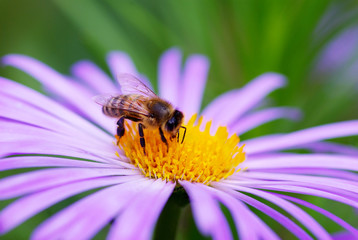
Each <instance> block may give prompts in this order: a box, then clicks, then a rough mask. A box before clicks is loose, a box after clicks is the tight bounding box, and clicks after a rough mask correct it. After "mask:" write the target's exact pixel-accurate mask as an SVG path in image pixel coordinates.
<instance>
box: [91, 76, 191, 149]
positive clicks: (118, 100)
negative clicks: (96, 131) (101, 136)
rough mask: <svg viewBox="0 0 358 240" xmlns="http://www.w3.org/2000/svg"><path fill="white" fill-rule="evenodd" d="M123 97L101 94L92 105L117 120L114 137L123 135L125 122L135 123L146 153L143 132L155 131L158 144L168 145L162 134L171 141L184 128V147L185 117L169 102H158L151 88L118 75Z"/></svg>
mask: <svg viewBox="0 0 358 240" xmlns="http://www.w3.org/2000/svg"><path fill="white" fill-rule="evenodd" d="M118 81H119V83H120V85H121V91H122V94H104V95H99V96H95V97H94V101H95V102H96V103H98V104H100V105H101V106H102V112H103V113H104V114H105V115H107V116H109V117H114V118H118V119H119V120H118V121H117V135H118V137H119V139H120V138H121V137H122V136H123V135H124V134H125V128H124V120H130V121H133V122H138V133H139V137H140V145H141V147H142V148H143V151H144V154H146V152H145V140H144V132H143V129H144V128H147V129H152V130H153V129H158V130H159V134H160V137H161V140H162V141H163V142H164V143H165V144H166V145H167V151H168V141H167V139H166V138H165V135H164V132H166V133H168V134H169V135H170V140H172V139H174V138H175V137H177V141H179V129H180V128H184V135H183V139H182V141H181V143H183V141H184V138H185V133H186V128H185V127H184V126H182V123H183V118H184V115H183V113H182V112H181V111H179V110H178V109H175V108H174V107H173V106H172V105H171V104H170V103H169V102H167V101H165V100H163V99H161V98H159V97H158V96H157V95H156V94H155V93H154V92H153V91H152V90H150V88H148V87H147V86H146V85H145V84H144V83H142V82H141V81H140V80H139V79H137V78H136V77H134V76H132V75H130V74H121V75H120V76H119V78H118Z"/></svg>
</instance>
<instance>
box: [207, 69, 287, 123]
mask: <svg viewBox="0 0 358 240" xmlns="http://www.w3.org/2000/svg"><path fill="white" fill-rule="evenodd" d="M284 84H285V79H284V77H283V76H282V75H280V74H276V73H266V74H263V75H261V76H259V77H257V78H256V79H254V80H253V81H251V82H250V83H249V84H247V85H246V86H245V87H243V88H241V89H240V90H239V91H237V90H236V91H231V92H229V93H227V95H226V96H222V97H219V100H218V101H220V103H221V104H220V105H219V104H216V103H215V102H216V101H214V102H213V103H212V104H210V105H209V106H208V107H206V108H205V110H204V111H203V114H202V115H203V116H204V117H205V118H206V119H212V120H213V122H214V123H215V125H222V126H227V125H230V124H231V123H232V122H233V121H234V120H236V119H239V118H240V117H241V116H242V115H243V114H244V113H246V112H247V111H248V110H250V109H252V108H253V107H254V106H255V105H257V104H258V103H259V102H260V101H262V100H263V98H264V97H265V96H266V95H267V94H269V93H270V92H272V91H273V90H275V89H277V88H280V87H282V86H284ZM228 96H230V97H228Z"/></svg>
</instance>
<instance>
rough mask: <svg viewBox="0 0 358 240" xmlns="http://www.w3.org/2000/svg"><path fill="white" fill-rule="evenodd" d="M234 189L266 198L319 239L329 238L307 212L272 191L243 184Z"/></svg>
mask: <svg viewBox="0 0 358 240" xmlns="http://www.w3.org/2000/svg"><path fill="white" fill-rule="evenodd" d="M235 190H237V191H241V192H247V193H250V194H254V195H256V196H258V197H261V198H263V199H266V200H268V201H270V202H272V203H274V204H276V205H277V206H279V207H281V208H282V209H284V210H285V211H286V212H288V213H290V214H291V215H292V216H293V217H295V218H296V219H297V220H298V221H299V222H301V223H302V224H303V225H304V226H305V227H306V228H307V229H309V230H310V231H311V232H312V233H313V234H314V235H315V236H316V237H317V238H319V239H331V237H330V235H329V234H328V232H327V231H326V230H325V229H324V228H323V227H322V226H321V225H320V224H319V223H317V222H316V221H315V220H314V219H313V218H312V217H311V216H310V215H309V214H307V213H306V212H304V211H303V210H302V209H300V208H299V207H297V206H295V205H294V204H292V203H290V202H288V201H286V200H284V199H282V198H279V197H277V196H275V195H273V194H272V193H269V192H264V191H261V190H256V189H253V188H247V187H243V186H235Z"/></svg>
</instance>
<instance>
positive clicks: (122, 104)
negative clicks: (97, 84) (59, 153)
mask: <svg viewBox="0 0 358 240" xmlns="http://www.w3.org/2000/svg"><path fill="white" fill-rule="evenodd" d="M135 96H138V94H131V95H130V97H129V98H121V95H120V94H102V95H98V96H94V97H93V98H92V99H93V100H94V101H95V102H96V103H98V104H99V105H102V106H104V107H110V108H116V109H119V110H122V111H123V112H130V113H134V114H139V115H142V116H146V117H149V116H150V112H149V111H148V109H147V108H146V105H145V102H144V99H145V98H140V99H137V100H135V101H133V98H135ZM114 98H115V99H120V100H118V101H112V99H114Z"/></svg>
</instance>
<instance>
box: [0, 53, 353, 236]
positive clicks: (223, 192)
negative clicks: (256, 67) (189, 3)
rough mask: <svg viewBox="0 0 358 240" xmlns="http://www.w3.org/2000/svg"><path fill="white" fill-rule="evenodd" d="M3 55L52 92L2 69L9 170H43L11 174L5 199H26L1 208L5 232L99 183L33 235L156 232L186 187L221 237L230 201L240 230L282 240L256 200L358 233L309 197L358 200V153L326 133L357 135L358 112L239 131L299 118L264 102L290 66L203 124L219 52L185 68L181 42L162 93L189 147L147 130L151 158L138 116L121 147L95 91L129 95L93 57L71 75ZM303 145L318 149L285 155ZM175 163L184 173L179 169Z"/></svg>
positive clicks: (1, 114) (117, 63) (115, 62)
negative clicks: (354, 116)
mask: <svg viewBox="0 0 358 240" xmlns="http://www.w3.org/2000/svg"><path fill="white" fill-rule="evenodd" d="M107 61H108V64H109V67H110V69H111V71H112V74H113V76H117V75H118V74H119V73H122V72H127V73H131V74H133V75H136V76H139V77H140V78H141V79H142V80H143V81H144V82H146V84H148V85H150V84H149V82H148V81H147V80H146V78H145V76H142V75H140V74H139V73H138V72H137V71H136V69H135V67H134V64H133V63H132V61H131V59H130V58H129V57H128V56H127V55H126V54H125V53H122V52H112V53H111V54H109V56H108V59H107ZM3 63H4V64H5V65H9V66H13V67H16V68H19V69H21V70H23V71H25V72H27V73H28V74H30V75H31V76H33V77H34V78H35V79H37V80H39V81H40V82H41V83H42V84H43V85H44V87H45V88H46V93H48V94H49V96H45V95H43V94H41V93H39V92H37V91H35V90H33V89H30V88H27V87H25V86H23V85H21V84H19V83H16V82H13V81H11V80H8V79H5V78H0V85H1V88H0V102H1V103H0V122H1V124H0V128H1V131H0V136H1V138H0V139H1V140H0V141H1V145H0V146H1V147H0V156H2V158H1V159H0V161H1V164H0V170H2V171H5V170H12V169H19V168H41V169H39V170H32V171H29V172H25V173H19V174H16V175H12V176H8V177H5V178H2V179H1V180H0V199H2V200H4V199H12V198H18V199H16V200H15V201H13V202H12V203H11V204H9V205H8V206H7V207H5V208H4V209H3V210H1V212H0V234H5V233H7V232H9V231H10V230H12V229H14V228H15V227H17V226H18V225H20V224H21V223H22V222H24V221H25V220H27V219H29V218H30V217H32V216H34V215H35V214H37V213H39V212H40V211H42V210H44V209H46V208H48V207H50V206H52V205H54V204H56V203H58V202H60V201H62V200H64V199H67V198H69V197H71V196H74V195H77V194H79V193H82V192H86V191H89V190H96V191H94V192H91V193H90V194H89V195H88V196H85V197H83V198H82V199H80V200H78V201H76V202H74V203H73V204H71V205H69V206H68V207H66V208H64V209H63V210H61V211H59V212H58V213H56V214H54V215H53V216H51V217H50V218H48V219H47V220H45V221H44V222H43V223H42V224H41V225H40V226H38V227H37V228H36V229H35V230H34V232H33V234H32V238H33V239H53V238H57V239H88V238H91V237H93V236H94V235H95V234H96V233H97V232H98V231H99V230H100V229H102V228H103V227H104V226H106V225H107V224H108V223H109V222H112V224H111V226H110V230H109V233H108V239H148V238H150V237H151V235H152V232H153V229H154V226H155V224H156V221H157V219H158V217H159V215H160V213H161V211H162V209H163V207H164V206H165V204H166V202H167V201H168V199H169V197H170V196H171V194H172V192H173V191H174V189H178V188H180V187H182V188H184V189H185V191H186V193H187V195H188V196H189V200H190V204H191V208H192V211H193V216H194V219H195V221H196V224H197V226H198V229H199V230H200V232H201V233H202V234H203V235H205V236H211V237H213V238H214V239H230V238H232V232H231V230H230V227H229V225H228V222H227V219H226V217H225V215H224V213H223V212H222V211H221V207H220V204H222V205H224V206H225V207H226V208H227V209H228V211H229V212H230V214H231V216H232V219H233V221H234V224H235V227H236V229H237V233H238V235H239V237H240V239H259V238H263V239H279V235H278V234H279V233H276V232H274V231H273V230H272V229H271V228H270V226H268V225H267V222H265V221H264V220H263V219H261V218H260V217H259V216H258V215H256V212H254V211H253V210H252V209H257V210H258V211H261V212H263V213H264V214H266V215H268V216H269V217H270V218H272V219H273V220H275V221H277V222H278V223H280V224H281V225H282V226H284V228H286V229H287V230H288V231H289V232H290V233H291V234H292V235H294V236H296V237H298V238H299V239H312V236H313V237H315V238H318V239H330V237H331V235H330V234H331V233H329V232H327V229H325V228H324V227H323V226H321V225H320V224H319V223H318V221H316V220H315V219H314V218H313V217H312V216H311V215H310V214H308V213H307V212H305V211H304V209H303V208H301V207H304V208H308V209H312V210H313V211H316V212H318V213H320V214H322V215H324V216H326V217H327V218H329V219H331V220H332V221H334V222H336V223H337V224H338V225H340V226H341V227H342V230H345V231H346V232H348V233H350V234H353V236H356V237H358V230H357V229H356V228H354V227H353V226H352V225H350V224H349V223H347V222H346V221H345V220H343V219H341V218H339V217H338V216H336V215H335V214H334V213H331V212H329V211H327V210H325V209H323V208H321V207H319V206H317V205H315V204H313V203H311V202H309V201H307V200H303V199H301V196H303V195H311V196H316V197H319V198H324V199H330V200H333V201H335V202H339V203H342V204H345V205H348V206H352V207H355V208H357V207H358V194H357V192H358V185H357V183H356V181H357V179H358V175H357V174H356V173H355V171H358V161H357V160H358V157H357V156H358V150H357V149H356V148H353V147H349V146H345V145H341V144H336V143H333V142H325V141H324V140H326V139H331V138H337V137H344V136H352V135H357V134H358V121H356V120H352V121H346V122H340V123H332V124H327V125H323V126H318V127H313V128H309V129H305V130H300V131H296V132H292V133H288V134H274V135H268V136H262V137H259V138H255V139H250V140H245V141H243V142H242V143H239V139H238V137H237V136H236V135H235V133H238V134H242V133H244V132H247V131H249V130H250V129H253V128H255V127H257V126H259V125H261V124H263V123H266V122H268V121H272V120H275V119H278V118H290V119H297V118H298V117H299V112H298V111H297V110H295V109H292V108H285V107H278V108H277V107H276V108H265V109H262V110H255V108H256V107H257V106H258V105H259V104H260V103H261V102H262V101H263V100H264V98H265V97H266V95H268V94H269V93H270V92H271V91H273V90H275V89H277V88H280V87H282V86H284V84H285V79H284V77H283V76H282V75H280V74H276V73H266V74H263V75H261V76H259V77H258V78H256V79H254V80H253V81H252V82H250V83H249V84H248V85H246V86H244V87H243V88H241V89H237V90H232V91H230V92H228V93H225V94H223V95H221V96H219V97H218V98H217V99H215V100H214V101H213V102H212V103H210V104H209V105H208V106H207V107H206V108H205V109H204V110H203V111H202V113H201V116H203V118H200V120H199V121H197V123H195V114H196V113H198V112H199V110H200V106H201V99H202V95H203V91H204V87H205V84H206V77H207V72H208V66H209V64H208V60H207V59H206V58H205V57H204V56H201V55H192V56H190V57H189V58H188V60H187V61H186V64H185V67H184V70H182V69H181V64H180V63H181V53H180V51H179V50H178V49H171V50H169V51H167V52H166V53H165V54H164V55H163V56H162V57H161V59H160V63H159V95H160V96H161V97H162V98H164V99H167V100H169V101H170V102H172V103H173V104H174V105H175V106H177V107H178V108H179V109H180V110H181V111H183V112H184V113H185V116H186V123H185V125H186V126H187V128H188V135H187V136H186V137H185V141H184V143H183V144H181V143H180V142H176V141H172V142H170V144H169V147H168V148H169V149H170V150H169V149H168V150H166V148H165V144H163V142H162V141H160V139H159V134H158V133H156V132H154V133H152V134H146V140H148V143H147V146H148V149H149V148H150V149H151V150H150V151H149V150H148V155H146V154H144V153H143V151H142V148H141V146H140V144H139V142H138V133H137V132H136V128H133V126H134V125H130V124H128V123H127V129H126V130H129V131H128V133H127V134H125V136H126V137H125V139H122V140H120V141H118V142H119V143H118V146H119V147H118V146H117V145H116V144H113V143H114V142H115V139H114V133H115V121H113V120H112V119H109V118H107V117H106V116H104V115H103V114H102V113H101V109H100V107H99V106H98V105H96V104H95V103H93V102H91V98H92V97H93V96H95V95H98V94H100V93H111V92H116V91H117V92H118V91H119V88H118V84H117V83H115V82H113V81H112V80H111V79H110V78H109V77H108V76H107V75H106V74H105V73H104V72H103V71H101V70H100V69H99V68H98V67H97V66H96V65H94V64H93V63H92V62H90V61H81V62H78V63H76V64H75V65H74V66H73V68H72V74H73V76H71V77H69V76H65V75H63V74H60V73H58V72H56V71H55V70H53V69H51V68H49V67H48V66H46V65H44V64H43V63H41V62H39V61H37V60H35V59H32V58H29V57H27V56H22V55H7V56H5V57H4V58H3ZM192 116H194V117H192ZM210 132H211V134H210ZM146 133H150V132H146ZM200 134H202V135H200ZM199 135H200V137H198V136H199ZM150 141H152V143H151V142H150ZM209 143H214V144H211V145H208V144H209ZM190 144H192V145H190ZM188 149H191V150H188ZM294 149H308V150H311V151H312V152H311V153H295V152H294V151H291V152H290V151H286V152H283V151H285V150H294ZM115 153H116V154H115ZM170 154H171V155H170ZM168 155H169V156H171V157H168ZM203 156H204V157H203ZM194 158H195V159H199V160H200V161H196V162H195V161H194V160H193V159H194ZM233 159H234V160H233ZM215 160H217V161H215ZM169 162H170V166H168V164H169ZM184 162H185V163H184ZM218 162H220V164H217V163H218ZM228 162H232V163H230V164H229V165H225V167H224V168H221V169H220V170H217V169H219V165H222V164H227V163H228ZM200 164H202V166H200V168H199V167H198V166H199V165H200ZM154 165H155V166H154ZM157 165H158V166H157ZM150 167H152V168H150ZM156 167H157V168H156ZM159 167H161V168H159ZM154 168H156V169H157V170H155V169H154ZM174 168H175V169H174ZM158 169H160V170H158ZM167 169H171V170H170V172H168V170H167ZM207 169H208V170H207ZM154 170H155V171H154ZM180 171H181V172H180ZM205 171H207V172H205ZM174 172H178V173H179V172H180V173H182V174H170V173H174ZM223 173H225V174H223ZM190 174H192V175H190ZM203 176H205V177H203ZM113 219H114V220H113ZM292 219H294V220H292Z"/></svg>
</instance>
